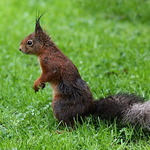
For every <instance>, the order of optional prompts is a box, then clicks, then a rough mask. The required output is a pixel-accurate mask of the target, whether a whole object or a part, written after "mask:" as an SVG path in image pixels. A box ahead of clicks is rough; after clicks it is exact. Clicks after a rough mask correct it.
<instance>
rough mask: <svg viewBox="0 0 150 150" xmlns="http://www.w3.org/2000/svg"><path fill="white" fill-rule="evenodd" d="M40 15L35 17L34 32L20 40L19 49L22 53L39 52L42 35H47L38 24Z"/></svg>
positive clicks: (36, 53)
mask: <svg viewBox="0 0 150 150" xmlns="http://www.w3.org/2000/svg"><path fill="white" fill-rule="evenodd" d="M42 16H43V14H42V15H41V16H40V17H38V18H37V19H36V25H35V32H34V33H32V34H30V35H28V36H27V37H26V38H25V39H23V40H22V41H21V44H20V47H19V50H20V51H21V52H22V53H25V54H30V55H37V56H38V55H39V54H40V51H41V50H42V47H43V46H44V37H45V36H46V35H47V34H46V33H45V32H43V30H42V28H41V26H40V18H41V17H42Z"/></svg>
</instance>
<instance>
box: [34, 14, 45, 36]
mask: <svg viewBox="0 0 150 150" xmlns="http://www.w3.org/2000/svg"><path fill="white" fill-rule="evenodd" d="M43 15H44V14H42V15H40V16H38V17H36V25H35V32H36V33H37V32H38V31H41V32H42V31H43V30H42V28H41V26H40V19H41V17H42V16H43Z"/></svg>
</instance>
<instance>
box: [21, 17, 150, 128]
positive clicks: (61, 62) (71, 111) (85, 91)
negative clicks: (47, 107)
mask: <svg viewBox="0 0 150 150" xmlns="http://www.w3.org/2000/svg"><path fill="white" fill-rule="evenodd" d="M40 18H41V17H39V18H38V19H37V20H36V27H35V32H34V33H32V34H30V35H29V36H27V37H26V38H25V39H24V40H23V41H22V42H21V44H20V47H19V50H20V51H21V52H23V53H25V54H31V55H36V56H37V57H38V58H39V63H40V66H41V70H42V73H41V76H40V77H39V78H38V79H37V80H36V81H35V82H34V85H33V89H34V90H35V92H37V91H38V90H39V88H40V87H41V88H42V89H43V88H44V87H45V83H46V82H49V83H51V85H52V89H53V102H52V107H53V112H54V115H55V117H56V118H57V120H58V121H62V122H63V123H65V124H67V125H71V126H74V119H75V120H77V119H78V120H79V121H80V119H81V117H82V118H83V119H84V117H85V116H87V115H89V114H93V115H97V116H99V117H101V118H104V119H108V118H111V119H114V118H115V117H118V118H120V119H122V120H125V121H126V120H127V121H128V120H129V121H130V122H131V123H132V122H133V119H131V118H134V116H133V115H134V114H136V113H135V112H136V111H137V112H141V110H136V109H134V106H135V104H137V105H138V104H140V106H141V104H143V105H144V104H146V105H148V107H146V106H145V108H147V109H149V108H150V106H149V105H150V104H148V103H142V102H141V99H140V98H138V97H137V96H134V95H126V94H119V95H115V96H109V97H107V98H105V99H100V100H99V101H96V100H94V98H93V96H92V93H91V92H90V90H89V87H88V86H87V84H86V82H85V81H83V80H82V79H81V76H80V74H79V72H78V70H77V68H76V66H75V65H74V64H73V63H72V62H71V61H70V59H69V58H68V57H66V56H65V55H64V54H63V53H62V52H61V50H60V49H59V48H58V47H57V46H56V45H55V44H54V42H53V41H52V40H51V38H50V37H49V35H48V34H47V33H46V32H43V30H42V28H41V26H40V23H39V20H40ZM131 108H132V109H131ZM136 108H138V107H137V106H136ZM139 109H141V107H139ZM130 110H132V111H130ZM133 110H134V111H133ZM146 112H147V110H145V111H142V115H143V120H144V118H145V117H144V115H145V114H146V117H147V118H148V119H147V120H146V121H145V120H144V121H143V122H144V123H145V122H146V123H147V122H148V123H147V124H146V125H147V126H150V125H149V122H150V121H149V120H150V115H148V114H147V113H146ZM130 113H131V114H130ZM126 114H127V115H126ZM135 118H137V116H135ZM131 120H132V121H131ZM138 120H139V119H138V118H137V121H136V122H137V123H140V122H138ZM144 123H143V124H144Z"/></svg>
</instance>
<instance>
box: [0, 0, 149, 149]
mask: <svg viewBox="0 0 150 150" xmlns="http://www.w3.org/2000/svg"><path fill="white" fill-rule="evenodd" d="M0 10H1V13H0V20H1V23H0V33H1V36H0V66H1V67H0V149H2V150H3V149H7V150H8V149H25V150H27V149H39V150H41V149H56V150H57V149H58V150H59V149H67V150H70V149H84V150H97V149H102V150H105V149H118V150H122V149H126V150H129V149H138V150H140V149H142V150H143V149H146V150H147V149H150V148H149V147H150V146H149V145H150V140H149V137H150V134H149V132H146V131H143V130H142V129H141V128H138V129H134V127H131V126H122V125H118V124H117V123H115V121H114V123H110V122H109V121H102V120H100V119H99V120H97V121H95V120H93V119H92V117H89V118H87V119H86V122H85V123H83V125H78V128H77V129H76V130H73V131H72V132H68V129H67V128H65V127H60V125H59V123H58V122H57V121H56V119H55V118H54V116H53V112H52V108H51V102H52V91H51V88H50V87H49V86H48V85H47V87H46V88H45V89H44V90H43V91H39V92H38V93H36V94H35V93H34V91H33V89H32V86H33V83H34V81H35V80H36V79H37V78H38V76H40V72H41V71H40V68H39V65H38V61H37V58H36V57H34V56H29V55H24V54H22V53H21V52H19V50H18V47H19V45H20V41H21V40H22V39H23V38H24V37H25V36H27V35H28V34H30V33H32V32H34V26H35V16H36V11H39V12H40V13H44V12H45V11H47V10H48V12H47V13H46V14H45V15H44V16H43V17H42V19H41V25H42V27H43V29H44V30H46V31H47V32H48V33H50V36H51V37H52V39H53V41H55V43H56V44H57V45H58V47H59V48H60V49H61V50H62V51H63V53H64V54H65V55H67V56H68V57H69V58H70V59H71V60H72V61H73V62H74V64H75V65H76V66H77V68H78V69H79V72H80V74H81V76H82V78H83V79H84V80H86V81H87V83H88V85H89V87H90V89H91V91H92V93H93V95H94V97H95V98H99V97H106V96H107V95H109V94H110V93H111V94H116V93H118V92H127V93H136V94H138V95H141V96H144V97H146V100H148V99H150V91H149V86H150V77H149V73H150V69H149V68H150V55H149V54H150V15H149V14H150V0H133V1H129V0H128V1H127V0H105V1H102V0H64V1H63V0H49V1H46V0H45V1H42V0H38V1H35V0H32V1H26V0H22V1H17V0H12V1H10V0H1V1H0ZM56 130H64V132H62V134H57V133H56V132H55V131H56Z"/></svg>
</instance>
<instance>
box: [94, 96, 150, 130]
mask: <svg viewBox="0 0 150 150" xmlns="http://www.w3.org/2000/svg"><path fill="white" fill-rule="evenodd" d="M143 100H144V98H141V97H138V96H135V95H134V94H129V95H128V94H117V95H115V96H109V97H106V98H101V99H100V100H99V101H94V107H93V110H92V113H93V114H95V115H98V116H99V117H100V118H103V119H112V120H113V119H115V118H118V119H120V120H122V122H123V123H129V124H133V125H137V124H140V125H141V126H142V127H143V128H147V129H148V130H150V101H147V102H144V101H143Z"/></svg>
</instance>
